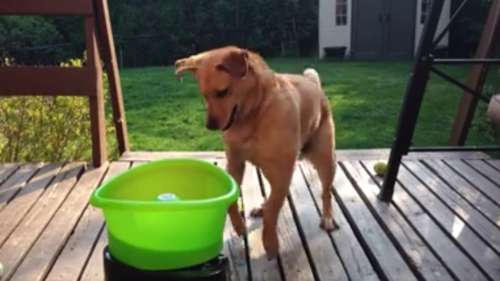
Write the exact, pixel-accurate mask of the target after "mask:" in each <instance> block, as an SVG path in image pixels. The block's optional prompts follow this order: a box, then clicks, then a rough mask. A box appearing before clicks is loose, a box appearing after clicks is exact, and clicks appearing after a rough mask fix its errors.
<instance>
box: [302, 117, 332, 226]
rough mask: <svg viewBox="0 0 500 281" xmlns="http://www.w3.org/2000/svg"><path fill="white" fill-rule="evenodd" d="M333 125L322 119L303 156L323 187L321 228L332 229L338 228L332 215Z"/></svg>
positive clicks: (329, 121)
mask: <svg viewBox="0 0 500 281" xmlns="http://www.w3.org/2000/svg"><path fill="white" fill-rule="evenodd" d="M333 137H334V127H333V124H332V121H331V120H330V119H328V120H326V119H325V120H324V121H323V122H322V124H321V125H320V127H319V128H318V130H317V131H316V133H315V134H314V135H313V136H312V138H311V140H310V142H309V143H308V146H307V150H306V151H304V157H305V158H306V159H307V160H309V161H310V162H311V164H312V165H313V167H314V168H315V170H316V171H317V172H318V176H319V178H320V181H321V185H322V188H323V191H322V196H321V199H322V201H323V214H322V218H321V224H320V226H321V228H323V229H324V230H326V231H333V230H335V229H337V228H338V226H337V224H336V223H335V221H334V220H333V216H332V202H331V200H332V193H331V190H330V189H331V187H332V183H333V178H334V177H335V169H336V165H337V164H336V159H335V151H334V149H335V143H334V138H333Z"/></svg>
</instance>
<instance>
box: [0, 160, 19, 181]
mask: <svg viewBox="0 0 500 281" xmlns="http://www.w3.org/2000/svg"><path fill="white" fill-rule="evenodd" d="M17 168H19V165H18V164H14V163H9V164H1V165H0V186H1V184H3V183H4V182H5V181H6V180H7V179H8V178H9V177H10V176H11V175H13V174H14V173H15V172H16V170H17Z"/></svg>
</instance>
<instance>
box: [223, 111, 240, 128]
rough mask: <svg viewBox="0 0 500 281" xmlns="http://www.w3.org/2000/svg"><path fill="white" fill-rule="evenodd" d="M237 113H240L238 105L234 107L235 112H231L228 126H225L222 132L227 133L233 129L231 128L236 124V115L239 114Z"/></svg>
mask: <svg viewBox="0 0 500 281" xmlns="http://www.w3.org/2000/svg"><path fill="white" fill-rule="evenodd" d="M237 111H238V105H237V104H236V105H235V106H234V107H233V110H232V111H231V115H230V116H229V121H228V122H227V124H226V126H224V128H222V131H226V130H228V129H229V128H231V126H232V125H233V123H234V120H235V119H236V113H237Z"/></svg>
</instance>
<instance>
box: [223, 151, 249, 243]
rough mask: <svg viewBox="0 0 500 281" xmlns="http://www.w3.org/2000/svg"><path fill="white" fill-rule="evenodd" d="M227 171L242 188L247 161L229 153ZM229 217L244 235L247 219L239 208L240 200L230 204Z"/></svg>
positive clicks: (238, 232) (235, 228)
mask: <svg viewBox="0 0 500 281" xmlns="http://www.w3.org/2000/svg"><path fill="white" fill-rule="evenodd" d="M226 169H227V171H228V172H229V174H230V175H231V176H232V177H233V178H234V180H235V181H236V183H237V184H238V187H239V188H241V182H242V181H243V173H244V172H245V161H243V160H240V159H239V158H236V157H234V156H233V155H230V154H228V155H227V167H226ZM229 217H230V218H231V224H232V225H233V228H234V231H235V232H236V234H238V235H239V236H242V235H243V234H245V232H246V228H245V221H244V220H243V217H242V216H241V215H240V213H239V210H238V202H235V203H233V204H231V206H229Z"/></svg>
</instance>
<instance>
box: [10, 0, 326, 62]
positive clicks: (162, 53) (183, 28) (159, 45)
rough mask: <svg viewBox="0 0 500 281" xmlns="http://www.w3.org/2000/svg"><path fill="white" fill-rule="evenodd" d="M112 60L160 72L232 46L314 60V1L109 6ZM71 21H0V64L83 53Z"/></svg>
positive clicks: (148, 0)
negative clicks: (7, 58)
mask: <svg viewBox="0 0 500 281" xmlns="http://www.w3.org/2000/svg"><path fill="white" fill-rule="evenodd" d="M109 7H110V14H111V21H112V25H113V31H114V37H115V42H116V48H117V53H118V59H119V61H120V62H123V64H124V65H125V66H144V65H165V64H172V62H173V61H174V60H175V59H177V58H179V57H181V56H185V55H187V54H191V53H193V52H197V51H201V50H206V49H210V48H215V47H219V46H223V45H228V44H234V45H240V46H242V47H247V48H250V49H253V50H256V51H259V52H261V53H262V54H263V55H266V56H285V55H312V54H314V53H315V52H316V46H317V44H316V42H317V26H318V25H317V18H318V17H317V7H318V3H317V1H309V0H252V1H244V0H168V1H162V0H143V1H141V0H109ZM82 22H83V21H82V19H81V18H76V17H56V18H44V17H0V46H1V47H0V57H1V56H2V54H3V55H4V56H5V55H8V56H11V57H14V58H16V61H17V62H18V63H23V64H47V63H52V64H53V63H54V62H59V61H61V60H62V58H70V57H74V56H76V55H78V54H81V52H82V50H83V47H84V46H83V42H84V41H83V39H84V37H83V32H82V31H83V24H82Z"/></svg>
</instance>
